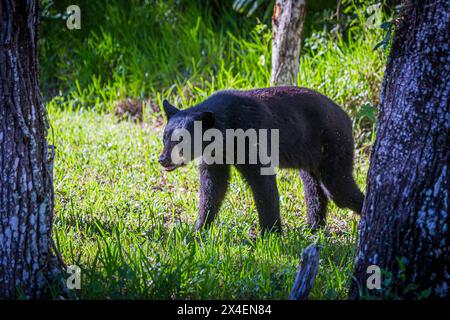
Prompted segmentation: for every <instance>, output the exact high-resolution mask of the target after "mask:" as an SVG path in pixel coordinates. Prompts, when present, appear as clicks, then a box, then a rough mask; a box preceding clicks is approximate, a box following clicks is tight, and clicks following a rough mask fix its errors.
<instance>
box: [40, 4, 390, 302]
mask: <svg viewBox="0 0 450 320" xmlns="http://www.w3.org/2000/svg"><path fill="white" fill-rule="evenodd" d="M347 2H348V1H347ZM62 3H64V1H63V2H62ZM139 3H140V2H139ZM139 3H138V2H137V1H132V2H131V4H135V5H136V4H139ZM174 3H177V4H178V5H174ZM179 3H180V2H179V1H178V2H176V1H168V2H161V3H159V2H158V3H157V4H156V5H142V4H141V5H140V6H138V7H132V6H131V4H128V2H127V1H123V2H120V1H119V2H117V4H109V3H107V2H105V3H102V5H95V4H92V3H91V4H89V6H88V4H86V5H84V6H85V8H86V6H88V8H89V10H84V11H83V4H82V5H81V8H82V14H84V18H83V19H84V20H83V21H84V23H85V24H84V25H83V24H82V30H81V31H67V30H65V29H64V27H63V23H64V22H61V21H58V20H50V19H47V20H45V19H44V24H43V36H42V42H41V73H42V88H43V92H44V96H46V97H49V96H50V95H52V94H54V93H56V92H60V93H58V94H57V95H56V96H54V97H53V98H52V99H48V102H47V108H48V111H49V118H50V122H51V125H52V129H53V130H52V131H51V133H52V134H50V135H49V140H50V142H51V143H53V144H55V145H56V148H57V149H56V150H57V153H56V159H55V165H54V170H55V179H54V180H55V193H56V206H55V220H54V238H55V241H56V243H57V247H58V249H59V251H60V253H61V255H62V257H63V259H64V261H65V262H66V263H67V264H76V265H78V266H80V267H81V268H82V287H81V290H80V291H79V292H74V293H73V294H74V297H78V298H112V299H114V298H152V299H153V298H154V299H165V298H169V299H175V298H192V299H194V298H199V299H206V298H209V299H215V298H220V299H222V298H230V299H234V298H260V299H285V298H287V297H288V295H289V291H290V289H291V286H292V284H293V281H294V278H295V276H296V273H297V267H298V265H299V259H300V255H301V252H302V250H303V249H304V248H305V247H306V246H307V245H308V244H310V243H313V242H317V243H318V244H319V245H320V246H321V251H320V253H321V263H320V267H319V273H318V276H317V278H316V282H315V285H314V288H313V290H312V293H311V297H312V298H313V299H339V298H345V297H346V294H347V287H348V284H349V279H350V278H349V275H350V273H351V271H352V267H353V261H354V252H355V242H356V223H357V218H356V217H354V216H353V215H352V213H351V212H350V211H349V210H341V209H338V208H337V207H336V206H334V204H332V203H331V204H330V206H329V218H328V227H327V229H326V230H324V231H322V232H318V233H316V234H311V233H310V231H309V229H308V227H307V225H306V214H305V210H306V208H305V203H304V197H303V190H302V185H301V182H300V179H299V176H298V173H297V172H295V171H281V170H280V171H279V174H278V187H279V191H280V197H281V212H282V219H283V223H284V233H283V235H282V236H276V235H269V236H264V237H261V236H260V235H259V233H260V230H259V226H258V223H257V220H258V219H257V214H256V208H255V205H254V202H253V199H252V197H251V193H250V190H249V189H248V187H247V186H246V185H245V183H244V181H243V180H242V179H241V177H240V176H239V175H238V174H237V173H236V172H234V171H233V175H232V182H231V186H230V189H229V192H228V194H227V197H226V200H225V202H224V204H223V206H222V209H221V211H220V213H219V216H218V219H217V220H216V222H215V224H214V225H213V227H212V228H211V229H209V230H207V231H205V232H203V233H202V234H199V235H196V234H195V233H194V231H193V225H194V222H195V218H196V212H197V208H198V203H197V202H198V201H197V197H198V188H199V184H198V172H197V169H196V167H195V164H194V163H192V164H190V165H188V166H186V167H184V168H180V169H178V170H177V171H175V172H172V173H166V172H164V171H162V170H161V168H160V167H159V164H158V163H157V161H156V159H157V157H158V155H159V153H160V151H161V149H162V144H161V139H160V138H161V135H162V129H163V127H162V126H161V123H160V119H161V114H160V113H159V112H158V111H155V109H154V108H150V107H148V106H151V105H160V104H161V101H162V99H163V98H169V99H170V100H171V101H172V102H174V103H176V104H178V106H180V105H181V106H182V107H188V106H190V105H193V104H195V103H197V102H199V101H201V100H202V99H204V98H205V97H206V96H208V95H210V94H211V93H213V92H215V91H217V90H220V89H224V88H231V87H234V88H252V87H263V86H267V85H268V84H269V78H270V28H269V26H268V25H267V24H268V21H262V22H261V21H257V19H256V18H255V17H253V18H245V16H239V15H238V14H237V13H235V12H233V11H232V10H231V6H230V9H228V8H222V9H221V10H223V11H221V12H220V14H219V15H217V16H214V15H213V12H214V10H213V8H211V7H209V6H202V5H200V4H198V3H197V2H195V1H182V2H181V5H180V4H179ZM349 8H350V9H351V10H352V11H351V13H352V17H353V18H352V19H353V20H351V23H350V24H349V26H348V28H347V30H346V32H345V33H344V34H342V35H332V34H330V33H329V32H327V31H326V30H327V29H324V28H326V26H327V23H328V24H329V21H328V22H327V17H328V15H329V12H328V11H326V10H321V11H318V12H311V17H309V18H308V19H311V20H314V21H310V22H309V24H308V25H307V31H306V33H305V40H304V48H303V51H302V57H301V61H300V72H299V75H298V85H301V86H307V87H311V88H314V89H316V90H318V91H321V92H323V93H325V94H327V95H328V96H330V97H331V98H333V99H334V100H335V101H336V102H338V103H340V104H341V105H342V106H343V107H344V108H345V110H346V111H347V112H348V113H349V114H350V115H351V117H352V120H353V123H354V129H355V136H356V137H357V142H358V149H357V155H356V163H355V175H356V179H357V182H358V184H359V185H360V187H361V188H362V189H364V185H365V175H366V172H367V169H368V153H367V150H368V147H370V144H371V139H372V129H373V122H374V112H373V106H374V105H376V104H377V99H378V94H379V88H380V83H381V79H382V75H383V65H384V63H385V61H384V59H385V58H384V54H383V53H382V52H381V51H380V50H373V47H374V46H375V45H376V43H378V42H379V41H381V39H382V37H383V34H382V32H381V31H380V29H377V28H372V29H370V28H368V27H367V26H366V25H365V17H366V16H365V15H364V12H365V8H359V7H357V6H351V5H349ZM169 9H170V10H169ZM350 9H349V10H350ZM215 10H216V9H215ZM83 12H84V13H83ZM124 12H125V14H124ZM167 12H168V13H167ZM327 12H328V13H327ZM164 14H167V16H166V17H165V18H163V17H164ZM349 15H350V13H349ZM106 16H108V17H109V18H108V19H106V18H105V17H106ZM93 18H96V20H95V22H96V23H94V20H92V19H93ZM171 19H172V20H171ZM377 19H378V20H380V21H381V20H382V19H383V14H382V13H380V14H379V16H377ZM82 23H83V22H82ZM83 26H84V27H83ZM77 32H78V33H77ZM262 56H263V57H264V58H262ZM263 60H265V63H262V61H263ZM124 97H136V98H140V99H145V100H146V101H147V104H146V106H147V108H145V112H144V115H145V117H144V123H143V124H141V125H139V124H133V123H132V122H130V121H121V122H119V121H118V119H117V118H116V117H114V116H113V115H112V110H113V106H114V102H115V101H117V100H120V99H123V98H124Z"/></svg>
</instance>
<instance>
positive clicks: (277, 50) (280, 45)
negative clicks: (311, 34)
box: [270, 0, 306, 86]
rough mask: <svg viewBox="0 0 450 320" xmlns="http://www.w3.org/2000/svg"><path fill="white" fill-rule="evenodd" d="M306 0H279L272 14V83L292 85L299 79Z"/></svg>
mask: <svg viewBox="0 0 450 320" xmlns="http://www.w3.org/2000/svg"><path fill="white" fill-rule="evenodd" d="M305 12H306V0H277V1H276V3H275V6H274V9H273V16H272V30H273V34H272V76H271V79H270V83H271V85H273V86H274V85H292V84H295V82H296V79H297V72H298V65H299V59H300V48H301V39H302V34H303V22H304V20H305Z"/></svg>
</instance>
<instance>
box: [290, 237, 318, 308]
mask: <svg viewBox="0 0 450 320" xmlns="http://www.w3.org/2000/svg"><path fill="white" fill-rule="evenodd" d="M319 258H320V256H319V249H318V248H317V247H316V246H315V245H314V244H311V245H309V246H308V247H307V248H306V249H305V250H303V252H302V261H301V263H300V267H299V271H298V274H297V277H296V278H295V282H294V286H293V287H292V290H291V294H290V296H289V300H306V299H308V296H309V292H310V291H311V289H312V286H313V284H314V279H315V278H316V275H317V269H318V268H319Z"/></svg>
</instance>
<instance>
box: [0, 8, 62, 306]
mask: <svg viewBox="0 0 450 320" xmlns="http://www.w3.org/2000/svg"><path fill="white" fill-rule="evenodd" d="M0 19H1V21H0V26H1V27H0V170H1V176H0V178H1V184H0V298H3V299H14V298H29V299H36V298H44V297H47V296H48V292H49V291H48V290H49V288H48V283H49V280H50V278H51V277H52V275H54V274H56V268H55V267H56V266H57V264H56V263H55V259H54V255H53V254H52V243H53V242H52V239H51V233H52V221H53V204H54V198H53V181H52V180H53V178H52V160H53V152H52V151H51V150H50V149H49V145H48V143H47V141H46V136H47V129H48V123H47V117H46V110H45V108H44V106H43V105H42V104H41V101H40V91H39V83H38V80H39V77H38V75H39V68H38V67H39V65H38V51H37V40H38V25H39V1H38V0H34V1H31V0H30V1H15V0H2V1H0Z"/></svg>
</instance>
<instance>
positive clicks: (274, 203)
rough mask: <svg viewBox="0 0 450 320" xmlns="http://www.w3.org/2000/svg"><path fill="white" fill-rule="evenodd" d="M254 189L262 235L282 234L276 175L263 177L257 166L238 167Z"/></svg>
mask: <svg viewBox="0 0 450 320" xmlns="http://www.w3.org/2000/svg"><path fill="white" fill-rule="evenodd" d="M236 167H237V169H238V170H239V172H240V173H241V174H242V175H243V177H244V178H245V180H246V181H247V183H248V184H249V185H250V188H251V189H252V193H253V197H254V199H255V204H256V208H257V210H258V215H259V223H260V226H261V229H262V233H263V234H264V233H266V232H268V231H274V232H281V219H280V198H279V195H278V188H277V181H276V176H275V175H261V168H260V167H259V166H257V165H239V166H236Z"/></svg>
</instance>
